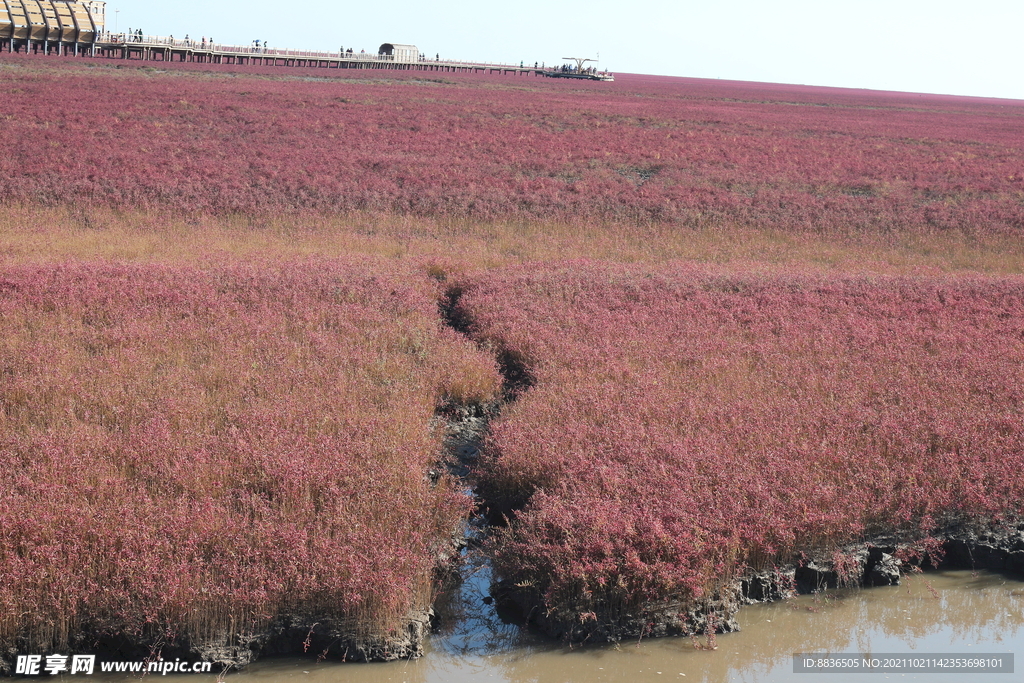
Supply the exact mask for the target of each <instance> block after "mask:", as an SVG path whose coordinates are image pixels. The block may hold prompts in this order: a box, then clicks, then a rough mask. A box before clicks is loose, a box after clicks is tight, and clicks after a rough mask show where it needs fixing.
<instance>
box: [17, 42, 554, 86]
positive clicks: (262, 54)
mask: <svg viewBox="0 0 1024 683" xmlns="http://www.w3.org/2000/svg"><path fill="white" fill-rule="evenodd" d="M6 42H7V41H4V43H6ZM5 48H7V49H9V50H13V51H17V52H21V51H25V52H33V53H44V54H79V55H84V56H92V57H103V58H107V59H125V60H136V61H157V62H161V61H162V62H193V63H200V64H237V65H253V66H290V67H303V68H319V69H384V70H400V71H442V72H476V73H500V74H511V75H517V76H518V75H531V74H532V75H535V76H537V75H545V73H547V72H548V71H549V69H544V68H539V67H536V66H526V65H525V64H520V65H515V64H493V63H486V62H464V61H455V60H442V59H440V58H435V59H426V58H425V57H420V58H419V59H415V60H409V59H395V57H394V56H391V55H384V54H373V53H366V52H347V51H346V52H316V51H309V50H282V49H277V48H266V47H262V46H261V47H259V48H256V47H255V46H246V47H241V46H237V45H222V44H215V43H207V42H205V41H196V40H180V39H175V38H173V37H170V36H167V37H162V36H130V35H129V36H125V35H124V34H101V35H100V37H99V39H98V40H97V41H96V42H95V43H90V44H87V45H75V46H74V49H71V48H72V46H65V45H60V44H56V45H55V44H44V43H38V44H36V43H33V42H31V41H29V42H24V41H23V42H22V44H21V45H16V44H15V42H14V41H11V42H10V47H8V45H6V44H3V45H0V51H4V49H5Z"/></svg>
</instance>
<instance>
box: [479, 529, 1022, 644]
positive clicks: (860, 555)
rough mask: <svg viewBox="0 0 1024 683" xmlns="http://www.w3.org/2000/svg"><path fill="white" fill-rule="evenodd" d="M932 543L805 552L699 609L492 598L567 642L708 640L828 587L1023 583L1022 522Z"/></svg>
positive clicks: (878, 543) (514, 589)
mask: <svg viewBox="0 0 1024 683" xmlns="http://www.w3.org/2000/svg"><path fill="white" fill-rule="evenodd" d="M933 541H934V542H931V543H929V544H927V545H922V544H920V543H913V542H909V543H908V542H903V541H901V540H899V539H897V538H895V537H876V538H874V539H871V540H870V541H867V542H865V543H860V544H856V545H848V546H845V547H843V548H841V549H839V550H833V551H830V552H828V553H801V554H800V556H798V557H794V558H793V560H792V561H791V562H789V563H786V564H783V565H778V566H776V567H774V568H772V569H770V570H766V571H761V572H751V573H748V574H746V575H744V576H743V577H741V578H739V579H737V580H735V581H732V582H730V583H729V584H727V585H726V586H724V587H722V588H721V589H719V591H718V592H717V593H715V594H714V595H713V596H712V597H711V598H709V599H707V600H703V601H700V602H699V603H697V604H696V605H695V604H693V603H689V602H682V601H677V600H665V601H664V602H659V603H648V604H646V605H643V606H641V607H639V608H636V607H634V608H630V609H623V608H621V607H616V606H614V605H611V606H609V607H607V608H606V609H603V610H596V611H595V610H594V608H593V602H589V603H587V605H583V604H560V605H548V604H546V603H545V601H544V599H543V595H542V592H541V591H540V590H539V589H538V588H537V587H534V586H519V585H515V584H513V583H511V582H509V581H499V582H497V583H495V584H494V586H493V587H492V593H493V595H494V597H495V599H496V600H497V601H498V604H499V605H500V607H501V608H502V609H503V611H504V613H505V614H506V615H507V618H510V619H514V620H517V621H518V622H519V623H521V624H523V625H524V626H531V627H533V628H536V629H538V630H539V631H541V632H542V633H544V634H546V635H548V636H549V637H552V638H557V639H560V640H563V641H566V642H569V643H584V642H593V643H601V642H618V641H622V640H638V639H642V638H650V637H659V636H673V635H676V636H679V635H681V636H691V637H697V636H708V635H710V634H714V633H729V632H733V631H739V630H740V623H739V621H738V620H737V618H736V614H737V612H738V611H739V609H740V608H741V607H742V606H743V605H751V604H757V603H765V602H773V601H776V600H782V599H785V598H789V597H793V596H795V595H798V594H808V593H815V592H818V591H821V590H824V589H826V588H839V587H846V588H849V587H862V588H868V587H873V586H895V585H899V584H900V581H901V578H902V577H903V576H904V575H907V574H915V573H919V572H920V571H922V570H924V569H971V570H991V571H997V572H1006V573H1011V574H1015V575H1017V576H1018V577H1020V578H1024V523H1019V522H1014V523H1005V524H995V523H986V522H973V523H964V524H959V525H956V526H952V527H950V528H947V529H945V530H943V531H942V532H941V533H938V534H936V535H934V536H933Z"/></svg>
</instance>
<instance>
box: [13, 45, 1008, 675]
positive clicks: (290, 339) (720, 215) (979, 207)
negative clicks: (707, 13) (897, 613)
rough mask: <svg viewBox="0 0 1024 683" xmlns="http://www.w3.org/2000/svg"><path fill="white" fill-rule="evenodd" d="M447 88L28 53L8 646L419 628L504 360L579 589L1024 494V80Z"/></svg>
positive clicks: (534, 534) (629, 81) (533, 518)
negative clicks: (472, 408)
mask: <svg viewBox="0 0 1024 683" xmlns="http://www.w3.org/2000/svg"><path fill="white" fill-rule="evenodd" d="M154 65H159V67H160V68H154ZM437 76H438V74H435V73H429V74H428V73H416V72H408V73H395V74H390V73H389V74H387V75H386V77H385V76H382V75H378V74H372V75H368V74H367V73H365V72H339V71H327V70H298V69H284V68H280V69H275V68H253V69H242V68H235V67H229V68H224V67H209V68H206V67H203V68H198V67H196V66H194V65H191V66H190V65H171V64H167V65H164V64H159V63H156V62H154V63H144V64H143V63H138V62H137V63H129V62H115V61H113V60H87V59H78V60H71V59H61V58H56V57H48V58H42V57H39V58H37V57H26V56H23V55H8V54H6V53H5V54H3V55H0V148H2V149H3V150H4V153H3V154H2V155H0V470H2V471H3V472H4V473H5V476H4V477H3V478H2V479H0V500H2V501H3V503H2V505H0V653H9V652H13V651H15V650H16V651H17V652H28V651H33V652H50V651H52V649H57V650H60V649H61V648H65V647H70V648H76V647H79V646H81V647H87V646H89V645H88V643H95V642H96V640H95V637H99V636H104V637H105V636H110V637H111V638H122V639H127V640H129V641H135V642H139V643H155V642H161V639H165V638H170V639H171V640H173V639H177V640H178V641H180V642H185V643H189V642H190V643H202V642H213V641H215V640H219V641H221V642H224V638H225V634H227V637H228V639H229V640H230V637H231V634H243V633H250V632H251V633H255V632H258V631H260V629H265V628H266V627H267V626H268V625H269V624H271V623H272V622H274V620H275V619H277V618H278V617H281V618H286V617H288V615H295V614H301V615H305V616H307V617H310V618H311V619H318V618H320V617H321V616H323V617H324V618H325V619H334V620H340V621H342V622H346V623H349V624H351V625H352V629H351V630H352V633H353V634H356V635H379V634H381V633H387V632H388V631H390V630H394V629H396V628H399V627H400V626H401V625H402V623H403V617H404V616H405V615H406V614H407V613H408V611H409V610H410V609H413V608H417V607H423V606H425V605H426V604H428V602H429V600H430V598H431V591H432V590H433V589H432V587H431V584H430V579H431V571H432V569H433V567H434V565H435V563H436V561H437V559H438V556H439V554H440V551H441V550H442V549H443V548H444V547H445V546H446V544H450V543H451V534H452V530H453V529H454V528H456V526H457V525H458V524H459V522H460V520H462V519H463V518H464V516H465V515H467V514H468V511H469V503H468V498H467V497H466V496H465V495H464V494H463V493H461V492H460V490H459V487H458V486H457V485H456V484H455V483H453V482H451V481H449V480H447V479H446V478H443V477H442V478H441V479H440V481H439V482H438V483H437V484H434V483H432V481H431V478H430V477H429V476H428V471H429V469H430V468H431V467H432V466H433V465H434V464H435V462H436V460H437V458H438V457H440V455H441V451H442V443H441V435H440V434H439V433H438V432H439V428H438V427H437V426H436V424H435V420H436V416H435V410H436V409H437V408H438V407H439V406H441V405H444V404H446V403H447V402H449V401H452V402H462V403H474V402H486V401H488V400H490V399H493V397H494V396H495V395H496V394H497V389H498V384H499V380H500V378H499V375H498V373H497V366H498V361H499V360H503V361H504V362H505V363H506V365H507V366H508V367H506V369H509V368H510V367H512V366H514V367H513V369H515V370H517V371H521V372H523V373H526V376H528V377H529V378H531V380H532V385H531V386H530V387H529V388H526V389H525V390H522V391H520V394H519V400H518V401H517V402H515V403H509V404H507V405H505V406H504V407H503V412H502V414H501V416H500V418H498V419H496V420H495V421H493V423H492V432H491V434H490V437H489V440H488V442H487V455H486V457H485V460H484V462H483V463H482V467H481V469H480V472H479V473H478V475H479V478H480V485H481V491H482V492H484V493H486V494H487V495H488V496H489V497H490V503H491V504H492V505H494V506H495V507H511V506H514V505H517V504H525V506H526V507H525V508H524V509H522V510H521V511H520V512H518V513H516V515H515V517H514V520H513V523H512V524H511V525H510V526H509V527H508V529H507V530H506V531H505V532H504V533H503V534H500V535H498V537H497V540H496V543H495V544H494V546H493V549H494V551H495V561H496V563H497V569H498V570H499V572H500V574H501V575H502V576H504V577H505V578H509V579H511V580H513V581H516V582H519V583H521V584H523V585H531V586H535V587H537V589H538V590H539V591H540V592H541V593H542V594H543V596H544V599H545V600H546V604H547V606H548V607H550V608H555V609H557V608H558V607H559V606H560V605H569V604H572V605H574V606H576V607H583V608H587V607H591V608H593V609H595V610H601V609H604V610H608V609H613V608H614V609H618V608H622V607H625V608H629V607H631V606H636V605H639V604H642V603H644V602H645V601H649V600H654V601H657V600H662V599H665V598H669V597H672V598H679V599H683V600H689V599H694V598H698V597H700V596H705V595H707V594H708V592H709V591H710V590H712V589H713V588H714V587H716V586H717V585H718V584H719V582H721V581H722V580H724V579H726V578H728V577H730V576H734V575H735V574H736V572H738V571H739V570H740V569H742V568H744V567H748V566H749V567H762V566H766V565H768V564H770V563H771V562H773V561H774V560H776V559H777V558H780V557H783V556H785V555H786V554H787V553H790V552H792V551H795V550H796V551H798V550H801V549H805V548H812V547H826V548H827V547H832V546H834V545H835V544H840V543H843V542H846V541H850V540H855V539H858V538H862V537H864V536H865V535H868V534H872V533H875V532H879V531H893V530H895V531H899V532H901V533H905V534H907V535H918V536H920V535H926V534H929V533H932V532H934V531H935V530H936V529H938V528H939V527H941V526H942V525H944V524H947V523H953V522H956V521H959V520H962V519H965V518H971V517H982V518H985V517H988V518H999V517H1000V516H1002V515H1010V514H1014V513H1017V514H1019V513H1020V512H1021V505H1022V502H1024V501H1022V496H1024V479H1022V475H1021V472H1022V471H1024V462H1022V460H1024V431H1022V425H1021V419H1020V415H1021V411H1022V400H1024V395H1022V389H1021V387H1024V363H1022V359H1024V282H1022V280H1021V273H1022V272H1024V239H1022V237H1024V233H1022V230H1024V103H1022V102H1017V101H997V100H978V99H969V98H955V97H938V96H926V95H912V94H901V93H874V92H865V91H846V90H830V89H822V88H805V87H796V86H773V85H759V84H743V83H722V82H714V81H698V80H688V79H668V78H654V77H640V76H629V75H623V76H617V80H616V82H615V83H613V84H608V83H593V84H590V83H568V82H559V81H554V80H546V79H541V78H525V77H506V76H463V75H451V74H444V76H443V77H442V78H437ZM680 259H688V260H686V261H685V262H684V261H683V260H680ZM696 261H701V262H703V263H704V265H697V264H696V263H695V262H696ZM709 263H710V264H714V265H708V264H709ZM983 273H984V274H983ZM439 281H445V282H446V284H444V285H442V284H441V283H440V282H439ZM446 288H447V289H446ZM457 291H462V292H463V294H462V296H461V299H460V301H459V306H460V308H459V311H456V312H457V313H460V314H461V316H462V317H459V316H456V319H457V321H459V322H462V321H468V322H469V323H470V325H469V330H468V331H469V334H470V335H471V336H472V337H474V338H475V340H476V341H478V342H480V344H479V345H478V346H474V344H473V343H471V342H470V341H468V340H466V339H464V338H461V337H460V336H459V335H458V334H457V333H456V332H454V331H453V330H452V329H449V328H448V327H446V326H445V322H444V321H443V320H442V315H441V312H442V311H441V310H439V306H438V304H439V302H444V301H446V299H445V297H446V296H448V295H451V294H453V293H455V292H457ZM442 308H443V307H442ZM510 364H511V365H510ZM520 389H522V387H520ZM570 617H571V618H576V617H578V614H577V615H570ZM83 643H86V645H82V644H83ZM11 648H14V650H12V649H11ZM4 656H6V655H4ZM3 664H4V662H3V657H0V668H2V667H3Z"/></svg>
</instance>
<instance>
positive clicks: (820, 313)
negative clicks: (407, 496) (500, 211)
mask: <svg viewBox="0 0 1024 683" xmlns="http://www.w3.org/2000/svg"><path fill="white" fill-rule="evenodd" d="M461 301H462V306H463V307H464V310H465V313H466V315H467V316H468V318H469V319H470V320H472V321H474V323H473V334H474V336H476V337H477V338H478V339H480V340H483V341H485V342H487V343H489V344H490V345H493V346H494V347H495V348H498V349H501V350H504V351H506V352H507V353H508V354H510V357H511V358H513V359H517V360H518V362H520V363H522V364H524V365H525V367H526V368H527V369H528V370H529V372H530V373H531V374H532V375H533V377H534V380H535V382H536V385H535V386H533V387H532V388H530V389H529V390H528V391H526V392H525V393H523V394H522V397H521V398H520V400H519V401H518V402H517V403H516V404H515V405H514V406H511V407H510V408H508V409H507V410H506V411H505V413H504V414H503V415H502V417H501V418H500V420H498V421H497V422H495V423H492V425H491V435H490V438H489V441H488V450H489V457H488V459H487V460H486V461H485V463H484V467H483V471H482V472H481V477H482V481H483V486H484V490H485V491H489V492H490V494H491V498H492V500H496V501H505V503H506V504H516V503H521V502H522V501H523V500H524V499H527V498H528V505H527V506H526V508H525V509H524V510H523V511H522V512H520V513H519V514H517V515H515V517H514V521H513V523H512V525H511V526H510V528H509V530H508V531H507V532H506V533H505V534H504V535H502V536H500V537H499V540H498V543H497V546H496V564H497V569H498V570H499V572H501V573H502V574H503V575H504V576H505V577H507V578H509V579H511V580H513V581H515V582H518V583H520V584H521V585H532V586H535V587H537V588H538V589H539V590H540V591H541V592H542V593H543V594H544V599H545V607H548V608H559V607H561V606H565V605H576V606H579V605H583V606H584V611H586V607H587V606H596V608H597V609H598V610H599V611H600V610H601V609H602V608H604V609H608V608H609V607H613V606H620V607H621V606H626V607H629V606H636V605H638V604H643V603H644V602H647V601H657V600H660V599H664V598H667V597H675V598H677V599H678V598H682V599H684V600H685V599H687V598H693V597H697V598H699V597H701V596H706V595H708V591H709V590H710V589H712V588H713V587H715V586H717V585H720V581H721V580H722V579H723V578H728V577H730V576H735V575H736V573H737V571H738V570H741V569H743V568H744V567H748V566H752V567H754V568H757V569H760V568H762V567H764V566H766V565H767V564H770V563H771V562H772V561H773V560H776V559H778V558H787V557H788V556H789V554H790V553H792V552H794V551H799V550H809V549H814V548H832V547H836V546H837V545H838V544H842V543H849V542H851V541H857V540H858V539H861V538H865V537H868V536H870V535H871V534H877V533H890V532H893V531H896V532H902V533H904V534H905V535H906V536H907V537H908V538H918V539H919V538H921V537H923V536H927V535H928V534H930V533H933V532H935V531H936V530H939V529H942V528H944V527H945V526H946V525H948V524H954V523H958V522H962V521H964V520H967V519H973V518H996V519H998V518H1002V517H1004V516H1005V515H1007V514H1010V515H1011V516H1012V515H1013V514H1016V513H1019V511H1020V510H1021V505H1022V503H1024V428H1022V423H1021V419H1020V415H1021V410H1022V407H1024V406H1022V404H1024V365H1022V364H1021V359H1022V358H1024V280H1022V279H1020V278H1019V277H1015V278H1006V279H984V278H976V277H963V278H948V279H946V278H943V279H933V278H890V277H831V278H821V277H807V276H797V275H787V274H773V275H770V276H760V277H754V276H749V275H742V274H735V273H722V272H717V271H714V270H706V269H695V268H694V267H692V266H687V265H685V264H678V265H673V266H669V267H659V268H651V267H636V266H633V267H624V266H613V265H602V264H598V263H593V262H567V263H562V264H551V265H546V266H529V267H522V268H515V269H508V270H504V271H494V272H491V273H489V274H487V275H484V276H482V277H481V278H480V279H479V281H478V282H475V283H473V284H470V285H469V287H468V289H467V291H466V293H465V294H464V296H463V297H462V300H461ZM531 493H532V497H531V496H530V494H531Z"/></svg>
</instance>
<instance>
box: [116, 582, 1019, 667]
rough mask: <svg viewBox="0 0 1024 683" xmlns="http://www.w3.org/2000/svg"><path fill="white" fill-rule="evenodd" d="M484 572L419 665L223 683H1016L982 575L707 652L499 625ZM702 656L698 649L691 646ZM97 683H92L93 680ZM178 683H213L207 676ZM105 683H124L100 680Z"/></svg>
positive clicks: (723, 640) (857, 601) (1008, 599)
mask: <svg viewBox="0 0 1024 683" xmlns="http://www.w3.org/2000/svg"><path fill="white" fill-rule="evenodd" d="M489 583H490V577H489V576H488V574H487V568H486V566H481V567H479V569H478V570H477V571H475V572H470V573H469V577H468V579H467V580H466V581H465V582H464V583H463V585H462V586H461V588H460V589H458V590H457V591H456V592H454V593H453V594H452V596H451V598H450V601H449V604H447V605H442V606H441V609H440V612H441V613H442V618H441V619H440V620H439V621H438V623H437V625H436V628H435V632H434V634H433V635H431V637H430V640H429V642H428V645H427V652H426V655H425V656H424V657H423V658H422V659H419V660H414V661H401V662H391V663H385V664H339V663H337V662H329V661H325V662H319V663H318V662H317V661H316V658H315V657H313V656H311V657H309V658H306V659H298V658H289V659H266V660H261V661H258V662H257V663H255V664H253V665H252V666H251V667H249V668H248V669H246V670H245V671H243V672H241V673H236V674H230V675H228V677H227V680H228V681H229V683H230V682H231V681H234V682H235V683H336V682H337V681H344V682H345V683H350V682H351V683H385V682H387V683H402V682H405V683H435V682H436V683H441V682H450V681H456V682H457V681H507V682H508V683H526V682H528V681H529V682H536V683H546V682H551V683H561V682H566V683H576V682H579V683H591V682H602V681H608V682H620V681H625V682H628V683H643V682H646V681H652V682H653V681H657V682H659V683H661V682H664V681H669V680H677V681H680V680H685V681H688V682H690V683H692V682H694V681H709V682H710V681H751V682H761V681H799V682H802V683H812V681H813V682H816V681H835V682H839V681H861V682H866V681H884V680H897V679H898V680H903V681H928V682H929V683H931V682H932V681H957V682H958V683H972V682H973V681H984V682H986V683H987V682H991V683H997V682H999V681H1019V680H1021V673H1020V672H1022V671H1024V582H1021V581H1019V580H1017V579H1014V578H1010V577H1006V576H1001V575H998V574H992V573H985V572H980V573H972V572H970V571H949V572H929V573H926V574H924V575H917V576H911V577H906V578H904V582H903V585H901V586H892V587H880V588H866V589H851V590H831V591H827V592H825V593H823V594H821V595H818V596H807V595H805V596H800V597H798V598H794V599H790V600H786V601H782V602H777V603H772V604H762V605H753V606H748V607H744V608H742V609H741V610H740V612H739V615H738V619H739V621H740V624H741V626H742V628H743V630H742V631H741V632H739V633H730V634H725V635H719V636H718V638H717V650H708V649H703V650H698V649H695V647H694V644H693V642H691V641H690V640H688V639H684V638H663V639H652V640H644V641H642V642H639V643H637V642H629V643H620V644H619V645H618V646H617V647H616V646H614V645H605V646H585V647H576V648H568V647H563V646H560V645H558V644H553V643H551V642H550V641H546V640H543V639H541V638H539V637H537V636H535V635H533V634H531V633H530V632H529V631H527V630H525V629H521V628H519V627H518V626H516V625H514V624H509V623H507V622H505V621H503V620H502V619H501V618H500V617H499V615H498V614H496V613H495V612H494V610H493V608H492V607H491V606H490V605H489V604H487V603H486V602H485V600H484V599H485V598H486V597H487V589H488V586H489ZM700 644H701V645H704V644H705V640H704V639H703V638H702V639H701V641H700ZM825 651H831V652H835V653H839V652H850V653H853V652H874V653H881V652H889V653H895V652H899V653H916V654H922V653H956V652H968V653H970V652H975V653H995V652H998V653H1016V655H1017V657H1016V660H1017V661H1016V662H1015V664H1016V671H1017V672H1018V673H1015V674H995V673H989V674H984V675H972V674H969V673H948V674H935V673H928V674H903V675H901V674H882V673H875V674H871V673H869V674H858V673H846V674H841V673H837V674H806V673H793V663H792V654H793V653H795V652H825ZM97 677H99V676H97ZM176 679H177V680H179V681H182V680H186V679H187V680H189V681H194V682H195V683H213V681H214V680H215V677H213V676H198V675H196V676H188V675H178V676H177V677H176ZM106 680H111V681H112V680H124V679H123V678H121V679H114V678H110V677H107V678H106Z"/></svg>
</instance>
